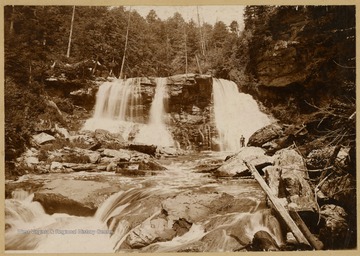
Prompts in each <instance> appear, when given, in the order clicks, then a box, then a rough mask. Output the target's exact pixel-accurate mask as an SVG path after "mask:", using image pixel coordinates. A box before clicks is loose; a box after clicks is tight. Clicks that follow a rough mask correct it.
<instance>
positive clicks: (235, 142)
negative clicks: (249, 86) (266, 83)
mask: <svg viewBox="0 0 360 256" xmlns="http://www.w3.org/2000/svg"><path fill="white" fill-rule="evenodd" d="M213 100H214V116H215V125H216V128H217V131H218V134H219V145H220V150H221V151H237V150H239V149H240V136H241V135H243V136H244V137H245V139H246V140H248V139H249V137H250V136H251V135H252V134H253V133H254V132H255V131H257V130H258V129H260V128H262V127H264V126H266V125H268V124H270V119H269V118H268V116H267V115H265V114H264V113H262V112H261V111H260V110H259V106H258V104H257V103H256V101H255V100H254V99H253V98H252V96H251V95H249V94H245V93H240V92H239V90H238V87H237V85H236V84H235V83H234V82H232V81H228V80H224V79H215V78H214V79H213Z"/></svg>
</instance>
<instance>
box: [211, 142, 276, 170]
mask: <svg viewBox="0 0 360 256" xmlns="http://www.w3.org/2000/svg"><path fill="white" fill-rule="evenodd" d="M244 161H246V162H248V163H250V164H252V165H254V166H255V167H260V168H262V167H265V166H267V165H271V164H272V163H273V160H272V158H271V157H270V156H266V155H265V150H263V149H262V148H258V147H243V148H241V149H240V151H239V153H238V154H236V155H235V156H233V157H231V158H230V159H228V160H227V161H226V162H225V163H224V164H223V165H222V166H220V167H219V168H218V169H217V171H216V175H218V176H231V177H234V176H245V175H250V171H249V170H248V167H247V166H246V165H245V163H244Z"/></svg>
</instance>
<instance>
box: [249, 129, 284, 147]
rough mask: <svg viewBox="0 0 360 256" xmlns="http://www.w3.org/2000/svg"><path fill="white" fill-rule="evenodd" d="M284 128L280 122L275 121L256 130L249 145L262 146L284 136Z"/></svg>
mask: <svg viewBox="0 0 360 256" xmlns="http://www.w3.org/2000/svg"><path fill="white" fill-rule="evenodd" d="M282 134H283V130H282V127H281V126H280V125H279V124H278V123H273V124H270V125H267V126H265V127H263V128H261V129H260V130H258V131H256V132H255V133H254V134H253V135H251V136H250V138H249V142H248V144H247V145H248V146H254V147H261V146H263V145H264V144H265V143H267V142H270V141H271V140H274V139H276V138H278V137H279V136H282Z"/></svg>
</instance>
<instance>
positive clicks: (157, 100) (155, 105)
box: [134, 78, 174, 147]
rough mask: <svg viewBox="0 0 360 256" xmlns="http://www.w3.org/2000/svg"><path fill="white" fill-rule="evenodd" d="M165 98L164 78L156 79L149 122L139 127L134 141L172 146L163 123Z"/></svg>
mask: <svg viewBox="0 0 360 256" xmlns="http://www.w3.org/2000/svg"><path fill="white" fill-rule="evenodd" d="M165 98H166V78H157V79H156V89H155V95H154V99H153V102H152V104H151V108H150V118H149V123H148V125H146V126H143V127H142V128H141V129H140V132H139V133H138V134H137V135H136V137H135V140H134V141H135V142H139V143H144V144H149V145H151V144H153V145H158V146H163V147H171V146H174V140H173V138H172V136H171V134H170V132H169V131H168V129H167V127H166V125H165V123H164V120H163V118H164V114H165V112H164V99H165Z"/></svg>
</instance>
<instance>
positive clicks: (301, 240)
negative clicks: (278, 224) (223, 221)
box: [244, 161, 311, 246]
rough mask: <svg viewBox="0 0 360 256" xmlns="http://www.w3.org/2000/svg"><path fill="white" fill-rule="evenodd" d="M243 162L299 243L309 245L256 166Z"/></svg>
mask: <svg viewBox="0 0 360 256" xmlns="http://www.w3.org/2000/svg"><path fill="white" fill-rule="evenodd" d="M244 163H245V165H246V166H247V167H248V168H249V170H250V172H251V173H252V175H253V176H254V178H255V179H256V180H257V182H258V183H259V184H260V186H261V188H262V189H263V190H264V191H265V193H266V195H267V196H268V197H269V199H270V201H271V202H272V204H273V206H274V208H275V210H276V212H277V213H279V215H280V217H281V218H282V219H283V220H284V222H285V223H286V225H287V226H288V228H289V229H290V231H291V232H292V233H293V234H294V237H295V238H296V240H297V241H298V242H299V243H300V244H306V245H308V246H311V245H310V243H309V241H308V240H307V239H306V237H305V235H304V234H303V233H302V232H301V230H300V229H299V227H298V226H297V225H296V223H295V221H294V220H293V219H292V218H291V216H290V215H289V213H288V211H287V210H286V208H285V207H284V206H283V205H282V204H281V203H280V201H279V199H278V198H277V197H276V196H274V195H273V194H272V191H271V189H270V187H269V186H268V185H267V184H266V182H265V181H264V179H263V178H262V177H261V175H260V174H259V172H258V171H257V170H256V168H255V167H254V166H253V165H252V164H250V163H248V162H246V161H244Z"/></svg>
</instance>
